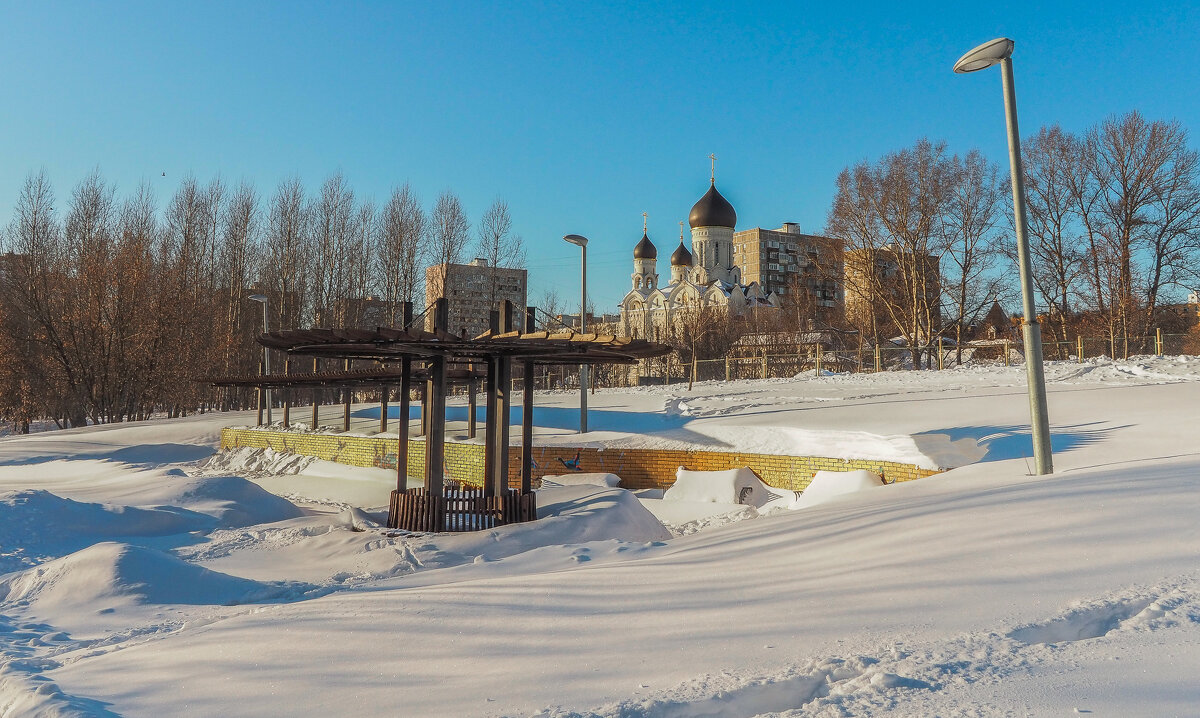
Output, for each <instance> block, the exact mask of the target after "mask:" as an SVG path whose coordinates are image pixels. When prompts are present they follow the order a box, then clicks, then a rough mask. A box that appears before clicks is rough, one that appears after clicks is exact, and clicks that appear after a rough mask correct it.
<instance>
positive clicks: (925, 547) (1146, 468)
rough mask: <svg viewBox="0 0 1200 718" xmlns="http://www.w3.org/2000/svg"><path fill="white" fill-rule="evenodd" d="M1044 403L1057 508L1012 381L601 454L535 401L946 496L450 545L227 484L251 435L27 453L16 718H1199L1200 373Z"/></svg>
mask: <svg viewBox="0 0 1200 718" xmlns="http://www.w3.org/2000/svg"><path fill="white" fill-rule="evenodd" d="M1047 378H1048V381H1049V388H1050V400H1049V408H1050V417H1051V424H1052V429H1053V433H1054V440H1053V443H1054V449H1055V457H1054V460H1055V469H1056V473H1055V474H1054V475H1053V476H1049V477H1033V476H1029V475H1028V471H1029V461H1028V459H1027V458H1026V457H1027V456H1028V454H1029V436H1028V429H1027V422H1028V408H1027V407H1028V404H1027V401H1026V394H1025V390H1024V373H1023V370H1022V369H1021V368H1020V367H1012V368H1003V367H968V368H960V369H955V370H951V371H944V372H930V371H927V372H889V373H885V374H880V375H856V376H852V375H841V376H838V375H835V376H824V377H813V376H807V375H806V376H801V377H798V378H796V379H794V380H767V381H744V382H735V383H729V384H726V383H711V384H709V383H704V384H699V385H697V386H696V388H695V390H694V391H693V392H691V393H689V392H687V390H686V386H672V387H657V388H641V389H637V390H618V391H604V392H599V393H597V394H596V395H595V396H594V397H593V398H592V401H591V405H592V408H593V412H592V417H591V424H592V426H593V427H595V428H597V429H598V430H597V431H595V432H593V433H591V434H589V435H586V436H584V437H579V436H578V435H575V434H573V433H572V432H571V427H572V424H571V421H570V418H571V417H572V416H573V415H574V402H575V401H576V400H577V397H576V396H575V395H573V394H571V393H560V394H547V395H540V394H539V396H538V398H537V401H538V405H539V409H538V412H537V413H536V414H535V417H536V418H537V420H538V423H539V424H543V425H544V426H543V429H542V430H540V431H539V432H538V440H539V441H542V442H546V443H561V444H571V443H574V442H577V441H579V440H580V439H583V440H585V441H587V442H589V443H591V444H600V445H636V446H705V447H712V448H717V447H722V448H725V447H733V448H737V449H739V450H749V451H763V452H781V453H789V454H820V455H832V456H854V457H864V458H878V459H893V460H899V461H906V460H907V461H913V462H914V463H922V464H924V465H929V466H942V467H958V468H955V469H953V470H951V471H948V472H946V473H943V474H939V475H937V476H934V477H930V478H927V479H922V480H920V481H915V482H908V483H902V484H895V485H889V486H879V487H872V488H867V489H864V490H861V491H858V492H855V493H851V494H845V495H836V496H830V497H826V498H825V500H823V501H820V502H817V501H815V500H813V501H809V502H808V503H809V504H810V505H806V506H805V507H804V508H801V509H798V510H772V511H765V510H764V511H756V510H754V509H753V508H752V507H745V506H721V505H717V504H712V503H702V502H691V501H686V502H685V501H675V502H672V501H671V499H670V498H669V497H668V498H661V495H658V496H656V495H653V494H644V495H642V496H635V495H633V494H631V493H629V492H627V491H623V490H621V489H614V488H609V487H604V486H598V485H588V484H579V485H564V486H558V487H554V488H547V489H544V490H543V491H542V492H541V495H540V496H539V509H540V513H541V515H543V516H545V518H543V519H541V520H539V521H537V522H534V523H529V524H523V525H518V526H510V527H505V528H502V529H497V530H494V531H487V532H480V533H477V534H460V535H409V534H404V533H402V532H395V531H388V530H386V529H384V528H382V527H381V526H380V525H379V522H380V520H381V519H382V514H381V508H382V507H383V506H384V504H385V502H386V498H387V492H388V490H389V489H390V487H391V484H392V477H391V476H390V475H389V472H385V471H378V470H371V469H353V468H350V467H344V466H340V465H336V464H330V463H328V462H321V461H314V460H311V459H298V458H296V457H288V456H271V455H266V454H264V453H262V452H251V451H246V450H242V451H240V452H231V453H230V454H227V455H221V456H217V457H213V453H214V449H215V446H216V444H217V440H218V436H219V433H220V428H221V427H222V426H224V425H229V424H239V423H245V422H246V421H248V420H249V419H250V418H251V416H250V414H248V413H247V414H210V415H206V416H201V417H191V418H187V419H182V420H160V421H154V422H149V423H143V424H126V425H119V426H104V427H88V428H85V429H75V430H68V431H56V432H46V433H41V434H35V435H30V436H24V437H8V438H5V439H2V440H0V716H9V715H13V716H23V715H42V714H44V715H89V716H91V715H98V716H112V715H121V716H163V715H191V716H213V715H221V716H265V715H281V714H297V715H364V714H374V715H405V716H544V717H547V718H549V717H554V718H566V717H567V716H613V717H617V716H620V717H623V718H643V717H644V718H649V717H663V718H667V717H672V718H694V717H699V716H722V717H735V716H755V715H820V716H844V715H845V716H848V715H855V716H863V715H913V716H930V715H978V716H994V715H1030V714H1032V715H1074V714H1078V713H1091V714H1095V715H1111V716H1161V715H1196V714H1197V713H1200V708H1198V707H1197V706H1200V681H1197V680H1196V679H1195V673H1196V670H1197V667H1200V448H1198V447H1197V441H1196V433H1197V430H1198V427H1200V421H1197V414H1198V413H1200V412H1198V410H1197V406H1198V405H1200V358H1165V359H1154V358H1145V357H1139V358H1135V359H1131V360H1129V361H1123V362H1110V361H1106V360H1097V361H1093V362H1088V363H1085V364H1082V365H1079V364H1066V363H1063V364H1049V365H1047ZM370 411H371V407H360V408H359V409H358V410H357V411H356V413H357V414H360V415H362V416H364V417H366V418H368V419H369V418H370ZM375 411H377V409H376V410H375ZM375 417H376V420H377V417H378V414H375ZM567 483H568V484H569V482H567Z"/></svg>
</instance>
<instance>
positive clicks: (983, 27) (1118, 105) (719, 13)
mask: <svg viewBox="0 0 1200 718" xmlns="http://www.w3.org/2000/svg"><path fill="white" fill-rule="evenodd" d="M1135 5H1137V4H1134V3H1125V2H1120V3H1118V2H1111V3H1108V2H1094V3H1086V4H1082V3H1081V4H1059V5H1052V4H1047V5H1035V4H1025V5H1020V6H1013V5H1007V6H1006V5H1003V4H1001V3H986V4H985V3H958V4H953V5H952V4H950V3H899V2H891V3H880V4H874V3H870V2H859V3H821V4H814V3H803V2H790V3H766V2H759V3H748V4H745V5H739V4H735V3H727V2H726V3H713V2H687V3H678V4H668V3H584V2H573V3H520V2H512V3H504V2H497V3H452V2H424V3H408V4H402V3H353V4H350V3H347V4H344V5H343V4H337V3H244V2H240V3H219V2H206V3H192V4H183V3H162V2H156V3H120V4H116V3H114V4H111V5H110V4H100V3H78V4H75V3H49V2H47V3H29V4H27V5H25V6H18V5H14V4H4V5H0V92H2V94H0V97H2V98H3V107H4V111H3V112H2V113H0V222H2V223H5V224H7V222H8V220H9V218H10V217H11V214H12V206H13V202H14V201H15V198H16V195H17V191H18V188H19V186H20V183H21V181H22V180H23V178H24V177H25V176H26V174H27V173H28V172H30V171H31V170H33V171H36V170H38V169H40V168H44V169H45V170H46V171H47V173H48V174H49V176H50V178H51V180H52V181H53V182H54V184H55V187H56V190H57V192H58V195H59V197H60V204H61V203H62V200H64V199H65V198H66V197H67V195H68V194H69V192H70V189H71V187H72V186H73V185H74V184H75V183H76V182H77V181H78V180H79V179H80V178H82V177H83V176H84V175H85V174H86V173H87V172H88V171H90V170H91V169H92V168H95V167H99V168H100V169H101V171H102V172H103V173H104V175H105V176H106V177H107V178H108V179H109V180H111V181H113V182H115V183H116V184H117V186H118V188H119V190H120V191H126V190H132V189H133V188H134V187H135V186H136V185H137V184H138V183H139V182H141V181H143V180H147V181H150V182H151V183H152V184H153V186H154V187H155V188H156V189H157V191H158V194H159V197H160V201H162V200H165V198H166V197H168V196H169V195H170V193H171V192H172V191H174V189H175V187H176V184H177V182H178V180H179V178H180V177H182V176H183V175H185V174H186V173H189V172H190V173H192V174H194V175H196V176H197V177H198V178H199V179H201V180H204V181H207V180H208V179H210V178H212V177H213V176H216V175H220V176H221V177H222V178H224V179H225V180H227V181H229V182H237V181H239V180H241V179H248V180H251V181H253V182H254V183H255V184H256V185H257V186H258V188H259V191H260V193H261V194H263V195H264V196H269V195H270V193H271V192H272V191H273V189H274V187H275V185H276V184H277V183H278V182H279V181H280V180H281V179H283V178H285V177H289V176H293V175H296V176H299V177H300V178H301V179H303V180H304V182H305V183H306V184H307V185H308V187H309V188H310V189H316V187H317V186H318V185H319V184H320V182H321V181H322V180H323V179H324V178H325V177H326V176H328V175H329V174H330V173H332V172H335V171H339V170H340V171H341V172H343V173H344V174H345V176H346V178H347V179H348V181H349V182H350V184H351V185H352V186H353V187H354V189H355V190H356V192H357V193H358V194H359V195H361V196H373V197H375V198H377V199H383V198H386V196H387V195H388V193H389V192H390V188H391V187H392V186H394V185H397V184H401V183H403V182H405V181H408V182H411V183H412V185H413V187H414V189H415V190H416V191H417V192H418V194H419V195H420V196H421V197H422V198H423V199H424V201H425V202H426V204H427V205H431V204H432V202H433V200H434V198H435V197H436V195H437V194H438V193H439V192H441V191H442V190H445V189H450V190H452V191H454V192H456V193H458V194H459V196H460V197H461V198H462V200H463V202H464V205H465V206H466V208H467V210H468V212H469V213H470V215H471V218H472V220H475V219H477V218H478V217H479V215H480V214H481V213H482V212H483V210H484V209H485V208H486V207H487V206H488V204H490V203H491V202H492V200H493V199H495V198H496V197H503V198H504V199H505V200H506V201H507V202H508V203H509V205H510V208H511V211H512V214H513V219H514V226H515V229H516V231H517V232H518V233H520V234H521V235H522V236H523V237H524V239H525V241H526V243H527V245H528V248H529V269H530V283H531V292H530V300H531V302H536V301H537V300H538V298H539V297H540V295H541V293H542V292H543V291H544V290H546V289H550V288H554V289H557V290H558V291H559V293H560V294H561V295H562V297H563V298H564V300H566V301H576V300H575V297H577V296H578V293H579V285H578V249H576V248H575V247H573V246H571V245H567V244H566V243H564V242H563V241H562V240H561V237H562V235H564V234H568V233H580V234H584V235H586V236H588V237H590V238H591V240H592V244H591V246H590V247H589V260H590V261H589V293H590V295H591V297H592V300H593V301H594V302H595V303H596V305H597V307H598V308H601V309H606V310H608V311H615V305H616V303H617V301H618V300H619V299H620V297H621V296H623V295H624V293H625V292H626V291H627V290H628V288H629V273H630V272H631V270H632V267H631V252H632V248H633V245H634V244H635V243H636V242H637V240H638V239H639V238H640V236H641V222H642V216H641V214H642V212H647V213H649V226H650V236H651V239H653V240H654V241H655V243H656V244H657V245H658V247H659V250H660V252H662V253H663V257H664V259H665V257H666V255H667V254H669V252H670V251H671V250H672V248H673V247H674V245H675V243H676V242H677V241H678V235H679V225H678V222H679V221H680V220H682V219H686V216H687V212H688V210H689V209H690V207H691V205H692V203H693V202H694V201H695V200H696V199H698V198H699V197H700V195H701V194H703V192H704V191H705V189H706V188H707V183H708V171H709V164H708V160H707V159H706V156H707V155H708V154H709V153H710V152H714V153H716V155H717V156H718V158H719V159H718V162H717V184H718V187H719V188H720V189H721V191H722V192H723V193H724V194H725V196H726V197H727V198H729V200H730V201H731V202H733V204H734V206H735V207H736V208H737V211H738V218H739V219H738V228H739V229H744V228H749V227H754V226H763V227H777V226H779V225H780V224H781V223H783V222H785V221H795V222H799V223H800V224H801V225H802V226H803V227H804V228H805V229H806V230H809V231H816V230H819V229H820V228H821V227H822V226H823V225H824V223H825V217H826V214H827V212H828V210H829V205H830V203H831V201H832V197H833V189H834V180H835V178H836V176H837V173H838V172H839V171H840V170H841V169H842V168H843V167H845V166H847V165H848V164H852V163H854V162H857V161H860V160H863V159H873V158H876V157H878V156H879V155H881V154H883V153H885V152H888V151H891V150H895V149H899V148H902V147H905V146H907V145H910V144H911V143H913V142H914V141H915V140H917V139H918V138H920V137H923V136H927V137H930V138H937V139H945V140H946V141H948V142H949V144H950V147H951V149H952V150H954V151H959V152H963V151H966V150H969V149H971V148H973V147H978V148H980V149H982V150H983V151H984V152H985V153H986V154H988V155H989V156H990V157H991V158H992V159H994V160H996V161H1000V162H1003V161H1005V145H1004V120H1003V107H1002V104H1001V94H1000V77H999V73H998V72H994V71H989V72H982V73H977V74H974V75H967V76H957V75H954V74H953V73H952V72H951V70H950V68H951V65H952V64H953V62H954V60H956V59H957V58H958V57H959V55H961V54H962V53H963V52H964V51H966V50H967V49H969V48H971V47H973V46H974V45H976V44H978V43H980V42H983V41H985V40H988V39H991V38H993V37H997V36H1000V35H1006V36H1009V37H1012V38H1013V39H1015V40H1016V43H1017V44H1016V53H1015V55H1014V63H1015V68H1016V79H1017V91H1018V104H1019V108H1020V116H1021V127H1022V130H1023V133H1024V134H1031V133H1033V132H1035V131H1036V130H1037V129H1038V127H1039V126H1041V125H1043V124H1050V123H1059V124H1061V125H1063V126H1064V127H1066V128H1067V129H1069V130H1081V129H1083V128H1086V127H1087V126H1089V125H1091V124H1093V123H1095V122H1097V121H1098V120H1101V119H1103V118H1104V117H1105V116H1107V115H1110V114H1114V113H1123V112H1126V111H1129V110H1133V109H1137V110H1140V111H1142V112H1143V113H1144V114H1146V115H1147V116H1148V117H1151V118H1174V119H1178V120H1180V121H1181V122H1182V123H1183V124H1184V125H1185V126H1187V127H1188V128H1189V129H1191V130H1192V132H1194V133H1195V132H1200V92H1198V90H1200V70H1198V69H1197V67H1198V64H1197V57H1200V41H1197V40H1196V29H1197V28H1200V6H1198V5H1197V4H1195V3H1170V4H1167V3H1164V4H1162V5H1161V6H1159V7H1146V6H1140V7H1135ZM1197 144H1200V143H1198V142H1197V141H1196V140H1195V139H1193V146H1195V145H1197ZM163 172H166V174H167V176H166V177H165V178H164V177H162V176H161V174H162V173H163ZM664 250H665V251H664ZM660 271H662V268H660ZM663 273H665V272H663Z"/></svg>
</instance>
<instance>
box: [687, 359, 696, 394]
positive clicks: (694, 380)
mask: <svg viewBox="0 0 1200 718" xmlns="http://www.w3.org/2000/svg"><path fill="white" fill-rule="evenodd" d="M695 383H696V352H695V351H692V376H691V377H690V378H689V379H688V391H691V390H692V385H693V384H695Z"/></svg>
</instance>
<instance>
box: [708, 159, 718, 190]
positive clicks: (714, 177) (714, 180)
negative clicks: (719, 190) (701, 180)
mask: <svg viewBox="0 0 1200 718" xmlns="http://www.w3.org/2000/svg"><path fill="white" fill-rule="evenodd" d="M708 158H709V159H710V160H712V174H711V175H709V178H708V181H709V182H712V183H713V184H716V183H717V156H716V155H715V154H709V156H708Z"/></svg>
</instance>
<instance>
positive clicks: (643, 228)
mask: <svg viewBox="0 0 1200 718" xmlns="http://www.w3.org/2000/svg"><path fill="white" fill-rule="evenodd" d="M647 216H649V215H647V214H646V213H645V212H642V234H645V233H646V217H647Z"/></svg>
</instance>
